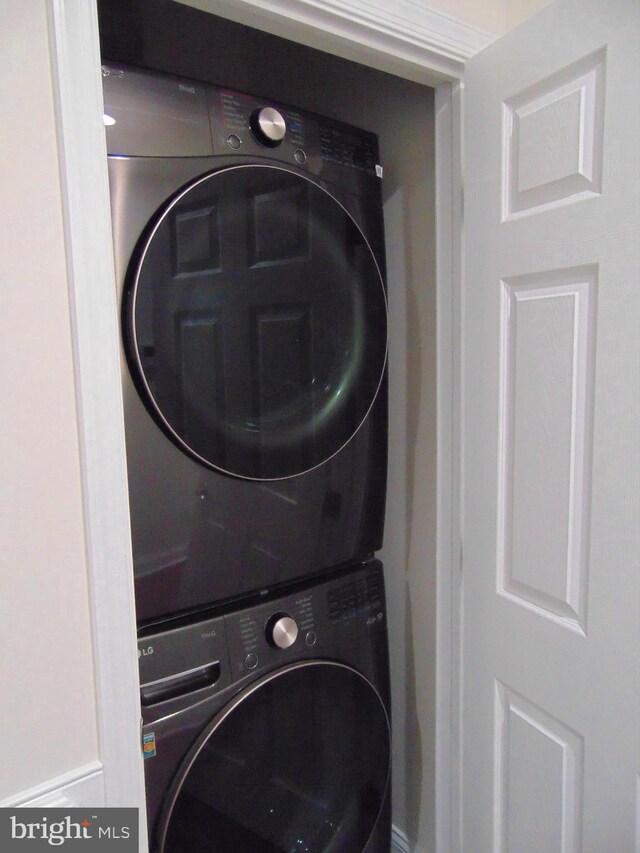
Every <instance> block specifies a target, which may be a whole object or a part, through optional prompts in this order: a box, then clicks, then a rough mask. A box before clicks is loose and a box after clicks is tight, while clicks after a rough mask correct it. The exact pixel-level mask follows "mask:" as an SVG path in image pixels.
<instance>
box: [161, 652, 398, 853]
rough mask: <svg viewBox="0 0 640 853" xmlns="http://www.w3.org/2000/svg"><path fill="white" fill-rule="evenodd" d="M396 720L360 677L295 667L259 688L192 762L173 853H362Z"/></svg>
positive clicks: (171, 833)
mask: <svg viewBox="0 0 640 853" xmlns="http://www.w3.org/2000/svg"><path fill="white" fill-rule="evenodd" d="M389 762H390V731H389V721H388V718H387V714H386V712H385V709H384V706H383V704H382V701H381V699H380V696H379V695H378V693H377V692H376V690H375V689H374V688H373V686H372V685H371V683H370V682H369V681H367V680H366V679H365V678H364V677H363V676H362V675H360V674H359V673H357V672H356V671H355V670H353V669H351V668H350V667H347V666H344V665H342V664H337V663H332V662H325V661H308V662H304V663H298V664H292V665H291V666H288V667H285V668H283V669H281V670H279V671H277V672H276V673H271V674H269V675H267V676H264V677H263V678H262V679H261V680H259V681H257V682H255V683H254V684H253V685H250V686H249V687H248V688H246V689H245V690H244V691H243V692H242V693H240V694H239V695H238V696H237V697H236V699H235V700H234V701H233V702H232V703H231V705H230V706H228V707H227V708H226V709H225V710H223V711H222V712H221V713H220V714H219V715H218V716H217V717H216V718H215V719H214V720H213V722H212V723H211V724H210V726H209V727H208V729H207V730H205V732H204V734H203V735H202V736H201V737H200V739H199V740H198V742H197V743H196V745H195V746H194V748H193V749H192V751H191V754H190V755H189V756H188V757H187V759H186V761H185V762H184V763H183V765H182V768H181V770H180V771H179V773H178V776H177V779H176V781H175V784H174V786H173V789H172V791H171V792H170V794H169V797H168V800H167V806H166V808H165V811H164V814H163V816H162V817H161V819H160V823H159V834H158V838H159V850H160V851H161V853H198V851H205V850H206V851H207V853H229V851H234V853H276V851H280V852H281V853H293V851H295V853H344V851H349V853H360V851H363V850H364V849H365V847H366V844H367V841H368V840H369V837H370V836H371V834H372V832H373V829H374V826H375V824H376V822H377V820H378V817H379V815H380V812H381V809H382V805H383V802H384V799H385V796H386V791H387V785H388V779H389Z"/></svg>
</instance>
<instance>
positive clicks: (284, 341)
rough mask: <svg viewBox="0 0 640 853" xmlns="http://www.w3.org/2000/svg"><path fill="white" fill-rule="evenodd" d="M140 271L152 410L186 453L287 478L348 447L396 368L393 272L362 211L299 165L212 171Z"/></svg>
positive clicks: (164, 224) (131, 297)
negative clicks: (391, 354) (390, 345)
mask: <svg viewBox="0 0 640 853" xmlns="http://www.w3.org/2000/svg"><path fill="white" fill-rule="evenodd" d="M135 258H136V260H135V261H134V264H133V268H132V270H131V275H130V280H129V286H128V295H127V299H126V300H125V314H126V322H125V329H126V345H127V355H128V359H129V363H130V366H131V368H132V372H133V374H134V380H135V381H136V384H137V387H138V390H139V392H140V393H141V395H142V397H143V399H144V400H145V403H146V404H147V408H148V409H149V410H150V412H151V414H152V415H153V416H154V417H155V419H156V420H157V421H158V423H159V424H160V426H161V427H162V428H163V429H164V430H165V432H167V434H168V435H169V437H170V438H171V439H172V440H173V441H174V442H175V443H176V444H177V445H178V446H179V447H180V448H181V449H182V450H184V451H185V452H187V453H189V454H190V455H191V456H192V457H194V458H196V459H197V460H199V461H200V462H201V463H203V464H204V465H207V466H208V467H211V468H215V469H218V470H221V471H224V472H227V473H230V474H233V475H235V476H238V477H243V478H249V479H257V480H263V479H264V480H275V479H281V478H285V477H290V476H294V475H296V474H300V473H302V472H304V471H308V470H310V469H312V468H314V467H316V466H318V465H320V464H321V463H322V462H324V461H325V460H327V459H329V458H330V457H331V456H333V455H334V454H335V453H336V452H338V451H339V450H340V449H341V448H342V447H343V446H344V445H345V444H346V443H347V442H348V441H349V439H350V438H351V437H352V436H353V435H354V433H355V432H356V431H357V430H358V428H359V427H360V425H361V424H362V422H363V420H364V419H365V417H366V415H367V413H368V411H369V409H370V407H371V405H372V403H373V400H374V399H375V396H376V394H377V392H378V388H379V386H380V383H381V379H382V376H383V371H384V366H385V360H386V346H387V330H386V298H385V292H384V286H383V282H382V277H381V273H380V269H379V268H378V265H377V263H376V259H375V257H374V255H373V252H372V250H371V248H370V246H369V245H368V243H367V240H366V238H365V236H364V234H363V233H362V231H361V230H360V228H359V227H358V225H357V224H356V222H355V221H354V219H353V218H352V217H351V216H350V215H349V213H348V212H347V211H346V210H345V208H344V207H342V205H341V204H339V202H338V201H336V199H335V198H334V197H333V196H332V195H330V194H329V193H328V192H327V191H326V190H324V189H323V188H322V187H320V186H319V185H318V184H317V183H315V182H313V181H311V180H309V179H308V178H306V177H304V176H302V175H300V174H298V173H296V172H293V171H290V170H288V169H285V168H280V167H275V166H267V165H241V166H233V167H230V168H225V169H220V170H219V171H216V172H213V173H210V174H208V175H206V176H204V177H200V178H198V179H197V180H195V181H194V182H193V183H191V184H190V185H189V186H187V187H186V188H185V189H183V190H182V191H181V192H180V193H178V195H177V197H176V198H174V199H172V200H171V201H170V203H169V204H168V205H167V206H166V207H165V208H164V209H163V210H161V211H160V213H159V215H158V217H157V220H156V221H155V223H152V226H151V227H150V229H149V232H148V233H147V234H146V235H145V237H144V239H143V241H142V243H141V245H140V246H139V247H138V251H137V253H136V256H135Z"/></svg>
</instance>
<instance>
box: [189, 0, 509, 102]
mask: <svg viewBox="0 0 640 853" xmlns="http://www.w3.org/2000/svg"><path fill="white" fill-rule="evenodd" d="M179 2H182V3H184V4H185V5H188V6H192V7H194V8H196V9H200V10H202V11H205V12H210V13H212V14H216V15H220V16H221V17H225V18H229V19H230V20H234V21H237V22H239V23H242V24H247V25H248V26H253V27H256V28H258V29H263V30H265V31H267V32H271V33H273V34H275V35H279V36H283V37H284V38H290V39H293V40H294V41H295V40H297V41H303V42H304V43H305V44H308V45H309V46H311V47H317V48H319V49H321V50H328V51H329V52H330V53H335V54H337V55H340V56H343V57H345V58H347V59H353V60H355V61H358V62H364V63H365V64H368V65H371V66H372V67H376V68H379V69H380V70H382V71H389V72H390V73H395V74H399V75H400V76H402V77H406V78H407V79H410V80H414V81H416V82H419V83H426V84H428V85H438V83H440V82H443V81H445V80H447V81H452V80H456V79H459V78H460V77H461V76H462V73H463V70H464V62H465V61H466V60H467V59H470V58H471V57H472V56H474V55H475V54H476V53H478V51H480V50H482V49H483V48H485V47H487V46H488V45H489V44H491V43H492V42H493V41H494V40H495V39H496V38H497V36H496V35H495V34H494V33H490V32H487V31H486V30H481V29H478V28H475V27H472V26H470V25H469V24H466V23H463V22H461V21H457V20H455V19H454V18H451V17H449V16H448V15H445V14H442V13H441V12H437V11H436V10H434V9H429V8H427V7H425V6H424V5H423V4H422V3H418V2H416V0H394V2H393V3H392V4H390V3H388V2H387V0H179Z"/></svg>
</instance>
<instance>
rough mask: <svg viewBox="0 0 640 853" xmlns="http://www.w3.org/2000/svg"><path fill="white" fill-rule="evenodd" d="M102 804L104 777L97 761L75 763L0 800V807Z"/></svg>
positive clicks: (73, 806) (97, 805)
mask: <svg viewBox="0 0 640 853" xmlns="http://www.w3.org/2000/svg"><path fill="white" fill-rule="evenodd" d="M104 805H105V802H104V779H103V772H102V764H101V763H100V762H99V761H93V762H91V764H85V765H84V766H82V767H77V768H76V769H75V770H71V771H70V772H68V773H64V774H63V775H62V776H58V777H56V778H55V779H50V780H49V781H48V782H45V783H43V784H42V785H37V786H35V787H34V788H29V789H28V790H27V791H21V792H20V793H18V794H15V795H13V796H11V797H7V798H5V799H4V800H0V808H22V807H25V806H35V807H43V808H75V807H76V806H80V807H81V806H93V807H95V808H100V807H101V806H104Z"/></svg>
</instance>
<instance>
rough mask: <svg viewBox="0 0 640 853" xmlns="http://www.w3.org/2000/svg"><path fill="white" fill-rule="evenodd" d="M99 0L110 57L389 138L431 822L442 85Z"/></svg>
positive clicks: (403, 646)
mask: <svg viewBox="0 0 640 853" xmlns="http://www.w3.org/2000/svg"><path fill="white" fill-rule="evenodd" d="M98 5H99V21H100V33H101V46H102V54H103V59H104V60H106V61H107V62H108V61H112V62H114V63H118V62H120V63H124V64H126V65H129V66H139V67H143V68H146V69H149V70H152V71H160V72H164V73H167V74H171V75H176V76H179V77H183V78H188V79H192V80H194V81H202V82H204V83H210V84H214V85H215V86H219V87H228V88H229V89H233V90H236V91H240V92H250V93H253V94H257V95H260V96H263V97H264V98H267V99H272V100H274V101H277V102H279V103H284V104H292V105H295V106H296V107H298V108H300V109H302V110H309V111H311V112H314V113H318V114H320V115H322V116H327V117H329V118H331V119H335V120H337V121H339V122H345V123H347V124H350V125H355V126H357V127H360V128H363V129H365V130H368V131H372V132H373V133H375V134H376V135H377V136H378V138H379V143H380V165H381V167H382V172H381V176H380V180H381V188H382V198H383V206H384V221H385V242H386V266H387V300H388V322H389V355H388V380H389V392H388V393H389V465H388V486H387V501H386V523H385V534H384V546H383V549H382V551H381V552H380V554H379V555H378V556H380V558H381V559H382V561H383V562H384V566H385V580H386V593H387V607H388V611H387V612H388V633H389V649H390V672H391V696H392V701H391V708H392V728H393V748H392V766H393V786H392V788H393V822H394V825H396V826H399V827H402V828H403V829H405V828H406V829H407V831H408V834H411V835H413V836H415V834H416V833H417V831H418V826H419V825H420V828H421V831H422V832H425V831H426V826H428V825H430V824H431V822H432V820H433V800H434V797H433V779H431V778H429V777H427V776H426V775H423V773H424V772H425V770H426V769H427V768H431V767H432V766H433V759H432V756H433V751H434V743H433V739H434V731H435V729H434V716H435V715H434V694H435V684H434V680H435V676H434V666H433V663H434V660H435V500H436V497H435V460H436V441H435V435H436V404H435V401H436V371H435V353H436V312H435V233H434V231H435V222H434V218H435V217H434V205H435V199H434V182H435V179H434V113H433V109H434V107H433V90H432V89H430V88H428V87H426V86H423V85H420V84H418V83H414V82H411V81H408V80H405V79H402V78H400V77H394V76H392V75H389V74H386V73H383V72H380V71H377V70H375V69H371V68H369V67H366V66H362V65H359V64H356V63H353V62H350V61H348V60H346V59H343V58H340V57H336V56H332V55H330V54H326V53H322V52H320V51H318V50H315V49H311V48H308V47H306V46H304V45H301V44H296V43H293V42H289V41H286V40H284V39H281V38H278V37H276V36H273V35H270V34H268V33H264V32H261V31H259V30H255V29H252V28H249V27H245V26H242V25H240V24H237V23H234V22H231V21H228V20H225V19H223V18H218V17H215V16H213V15H209V14H207V13H204V12H200V11H197V10H195V9H192V8H189V7H187V6H183V5H182V4H180V3H174V2H158V0H152V2H151V1H150V2H137V3H120V2H113V0H104V2H101V3H99V4H98Z"/></svg>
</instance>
